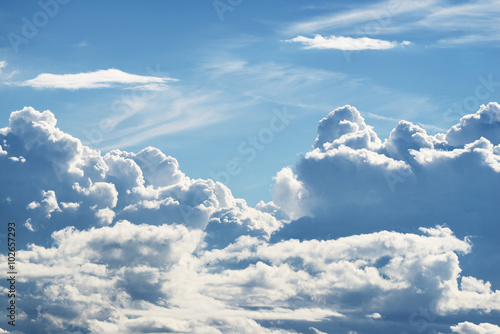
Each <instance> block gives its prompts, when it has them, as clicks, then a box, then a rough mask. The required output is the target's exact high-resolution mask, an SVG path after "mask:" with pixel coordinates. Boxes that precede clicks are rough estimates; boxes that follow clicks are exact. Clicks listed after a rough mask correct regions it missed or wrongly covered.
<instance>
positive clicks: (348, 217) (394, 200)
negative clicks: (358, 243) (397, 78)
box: [272, 103, 500, 241]
mask: <svg viewBox="0 0 500 334" xmlns="http://www.w3.org/2000/svg"><path fill="white" fill-rule="evenodd" d="M499 112H500V105H499V104H497V103H490V104H488V105H486V106H482V107H481V109H480V110H479V111H478V112H477V113H476V114H474V115H467V116H464V117H463V118H462V119H461V122H460V124H458V125H456V126H454V127H452V128H451V129H450V130H449V131H448V133H446V134H436V135H429V134H427V133H426V131H425V130H424V129H422V128H421V127H419V126H418V125H414V124H412V123H410V122H407V121H401V122H399V124H398V125H397V126H396V128H395V129H394V130H392V132H391V133H390V136H389V138H387V139H386V140H384V141H383V142H382V141H381V140H380V139H379V138H378V137H377V134H376V133H375V132H374V131H373V129H372V127H370V126H368V125H367V124H366V123H365V121H364V119H363V118H362V117H361V115H360V113H359V111H358V110H356V108H354V107H351V106H344V107H341V108H338V109H336V110H334V111H332V112H331V113H330V114H329V115H328V116H327V117H326V118H324V119H323V120H321V121H320V123H319V127H318V137H317V139H316V142H315V144H314V148H313V150H312V151H310V152H308V153H307V154H305V156H304V157H303V158H301V159H300V160H299V161H298V163H297V165H296V166H295V167H294V168H293V169H292V168H290V167H286V168H284V169H283V170H282V171H280V172H279V173H278V174H277V176H276V183H275V185H274V188H273V190H272V193H273V196H274V197H273V202H274V204H275V205H277V206H278V207H280V208H281V209H283V210H284V211H285V212H286V213H288V214H289V215H290V216H291V217H293V218H299V217H300V216H307V215H308V216H311V217H314V222H312V223H311V224H315V225H314V228H311V226H309V228H307V227H306V226H305V225H307V224H309V220H308V219H305V218H304V219H299V220H297V221H295V222H292V223H291V224H290V225H288V226H286V227H285V229H284V230H287V231H283V230H282V231H280V233H282V234H284V235H286V236H288V237H296V238H301V237H304V234H301V233H302V232H303V231H305V232H306V234H307V233H312V234H311V235H310V237H314V238H317V237H320V236H321V235H324V234H329V233H333V234H335V235H348V234H350V233H351V232H352V230H353V228H357V231H361V232H372V231H378V230H380V229H398V230H405V231H409V230H411V228H412V227H414V226H426V225H429V224H431V225H436V224H448V225H449V226H451V227H452V229H453V231H455V232H456V233H459V234H460V235H463V236H465V235H467V234H471V235H480V236H482V237H484V238H489V237H490V236H491V235H495V234H496V233H498V232H500V229H499V227H498V224H497V223H496V222H497V219H496V217H497V203H498V198H499V197H500V173H499V172H500V146H499V144H500V137H498V133H500V132H499V131H498V129H500V118H499V117H498V115H499ZM314 232H316V233H315V234H314ZM491 232H493V233H491ZM490 241H491V240H490Z"/></svg>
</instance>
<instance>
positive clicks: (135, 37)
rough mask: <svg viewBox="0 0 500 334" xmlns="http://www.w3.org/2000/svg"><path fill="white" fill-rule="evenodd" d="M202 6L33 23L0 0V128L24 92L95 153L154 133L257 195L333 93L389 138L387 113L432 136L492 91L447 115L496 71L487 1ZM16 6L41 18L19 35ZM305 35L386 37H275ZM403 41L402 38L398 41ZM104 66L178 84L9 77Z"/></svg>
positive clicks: (80, 14) (202, 171)
mask: <svg viewBox="0 0 500 334" xmlns="http://www.w3.org/2000/svg"><path fill="white" fill-rule="evenodd" d="M215 4H217V6H215V5H214V3H212V2H210V1H207V2H204V3H198V4H196V5H194V4H192V3H190V2H183V1H168V2H164V1H157V2H154V4H151V5H148V6H145V5H144V4H142V3H139V2H137V1H119V2H118V1H108V2H105V3H103V2H98V1H94V2H92V1H90V2H85V3H83V2H78V1H68V2H67V3H66V4H60V5H59V8H57V10H55V9H54V8H53V7H51V9H50V10H52V11H54V13H55V15H53V17H52V16H46V17H48V19H47V20H45V21H44V20H43V15H41V16H40V15H38V16H36V15H37V13H38V12H40V11H44V9H43V8H42V7H40V5H38V4H37V3H36V2H24V3H18V2H5V3H3V4H2V10H1V12H0V19H1V22H2V25H1V28H0V29H1V31H0V43H1V44H0V45H1V48H0V60H1V61H5V62H6V65H5V67H4V68H2V69H1V70H2V74H1V77H0V80H1V84H0V93H1V94H2V99H1V101H0V107H1V108H0V110H1V115H0V116H1V117H0V119H1V120H0V126H6V125H7V120H8V115H9V113H10V112H11V111H13V110H19V109H21V108H22V107H24V106H25V105H28V106H33V107H35V108H36V109H38V110H45V109H49V110H51V111H52V112H53V113H55V115H56V116H57V119H58V122H59V123H58V124H59V126H60V127H61V129H63V130H64V131H66V132H68V133H70V134H72V135H74V136H76V137H79V138H81V139H82V140H83V141H84V142H87V143H90V144H92V146H93V147H95V148H98V149H101V150H102V151H103V152H106V151H108V150H110V149H111V148H121V149H125V150H132V151H138V150H140V149H141V148H143V147H145V146H148V145H152V146H155V147H158V148H160V149H161V150H163V151H164V152H166V153H167V154H171V155H172V156H175V157H176V158H177V159H178V160H179V162H180V164H181V167H182V168H183V170H185V171H186V172H187V173H188V174H189V175H191V176H192V177H202V178H207V177H209V172H210V171H212V172H214V173H216V172H219V171H221V170H225V169H226V164H227V162H228V161H230V160H232V159H233V158H234V157H236V158H239V159H240V160H241V164H242V168H243V169H242V172H241V173H240V174H239V175H236V176H233V177H232V178H231V180H230V181H229V182H228V183H229V184H228V185H230V187H231V189H232V191H233V192H234V194H235V195H237V196H238V197H242V198H245V199H247V200H248V201H249V202H250V203H252V204H256V203H257V202H258V201H259V200H260V199H264V200H269V199H270V195H269V192H268V190H269V188H270V186H271V183H272V176H273V175H274V174H275V172H276V170H278V169H280V168H281V167H282V166H283V165H292V164H293V163H294V162H295V159H296V154H297V153H300V152H306V151H307V150H309V148H310V145H311V137H313V136H314V135H315V133H316V125H317V122H318V120H319V119H321V118H322V117H324V116H325V115H326V114H327V113H328V112H329V111H331V110H333V109H334V108H336V107H338V106H342V105H345V104H350V105H353V106H356V107H357V108H358V109H359V110H360V111H361V113H362V115H363V116H364V117H365V118H366V119H367V120H368V122H369V123H370V124H371V125H372V126H374V127H375V130H376V131H377V133H378V134H379V136H380V137H381V138H386V137H387V135H388V133H389V131H390V130H391V129H392V128H393V127H394V126H395V124H396V123H397V121H398V120H400V119H406V120H409V121H412V122H414V123H419V124H422V125H423V126H424V128H426V129H427V130H428V131H429V132H430V133H435V132H436V131H438V129H447V128H448V127H449V126H450V125H452V124H455V123H456V122H457V121H458V120H459V118H460V117H461V116H462V115H463V114H466V113H471V112H475V111H476V110H477V109H478V107H479V104H478V103H477V102H479V103H487V102H489V101H495V100H498V96H499V93H498V90H495V91H494V92H492V93H491V94H490V95H489V96H488V97H487V98H482V99H477V102H476V100H471V101H472V102H471V101H469V105H470V106H471V107H468V108H467V107H466V108H464V107H462V110H463V113H462V115H460V112H457V111H454V112H449V111H448V112H447V110H449V108H451V107H452V106H453V105H454V104H455V103H459V104H462V103H463V101H464V99H465V98H467V97H468V96H470V95H474V92H475V88H476V86H477V85H478V84H479V81H478V77H479V76H484V77H485V78H487V76H488V75H493V77H494V80H498V79H497V78H498V56H499V51H498V50H499V49H498V40H499V38H500V37H499V33H498V25H499V23H498V4H497V3H496V2H494V1H458V2H457V1H453V2H449V1H423V2H419V4H418V5H416V4H414V3H413V2H405V1H397V2H396V1H393V2H390V1H388V2H384V1H382V2H368V1H344V2H342V1H336V2H328V1H314V2H308V3H307V4H305V3H304V2H303V1H273V2H269V1H241V2H236V1H235V2H233V4H236V5H235V6H231V5H228V4H227V3H226V6H229V7H224V6H222V5H220V3H217V2H215ZM216 7H218V8H219V13H220V15H219V13H218V11H217V9H216ZM50 10H49V11H50ZM45 11H47V10H45ZM34 16H35V20H39V21H36V22H34ZM23 18H26V20H27V21H28V22H30V23H39V25H40V27H37V28H36V29H37V32H35V33H34V34H33V36H32V37H31V35H28V38H25V39H23V40H22V41H21V42H20V41H19V40H18V39H16V37H13V36H17V37H20V38H24V35H23V27H24V26H26V25H27V24H26V23H25V22H26V21H23ZM25 29H27V30H25V31H27V32H28V33H30V34H31V31H30V30H29V29H28V28H25ZM14 34H15V35H14ZM316 34H319V35H321V36H323V37H326V38H328V37H329V36H331V35H335V36H345V37H351V38H359V37H369V38H372V39H378V40H383V41H388V42H396V44H397V45H396V46H394V47H391V48H388V49H375V50H359V51H344V50H338V49H316V48H311V49H305V46H306V45H305V44H303V43H300V42H287V40H291V39H293V38H296V37H298V36H304V37H306V38H314V35H316ZM13 40H15V42H12V41H13ZM404 41H409V42H411V44H409V45H400V44H399V43H402V42H404ZM13 44H14V47H13ZM110 68H114V69H119V70H121V71H123V72H126V73H130V74H135V75H141V76H162V77H170V78H175V79H177V80H178V81H172V82H168V84H167V86H168V89H166V90H162V91H143V90H134V89H124V88H131V87H130V85H129V86H127V87H124V86H123V85H119V84H116V85H115V84H112V85H111V87H109V88H90V89H76V90H67V89H62V88H52V89H50V88H49V89H41V88H34V87H31V86H20V85H19V84H20V83H22V82H23V81H26V80H29V79H33V78H35V77H36V76H38V75H39V74H41V73H52V74H77V73H82V72H94V71H97V70H107V69H110ZM120 103H121V104H120ZM283 108H286V110H287V111H288V112H289V113H292V114H293V115H295V116H296V117H295V118H294V119H293V121H292V122H291V123H290V124H289V125H288V126H287V127H286V129H285V130H283V131H282V132H280V133H277V134H276V136H275V137H274V140H273V141H272V142H271V143H269V144H267V145H266V147H265V149H264V150H263V151H262V152H259V154H258V155H257V156H256V157H255V159H253V160H252V161H250V162H248V161H246V157H241V154H240V153H238V151H237V147H238V145H239V144H240V143H242V142H244V141H245V140H247V138H248V136H251V135H254V134H257V133H259V131H260V130H261V129H262V128H264V127H266V126H268V123H269V120H270V118H271V117H272V115H273V113H272V112H273V110H274V109H278V110H283ZM124 111H127V112H130V115H129V118H128V119H119V120H118V122H119V123H118V124H117V126H116V128H114V129H113V130H112V131H101V130H100V128H99V122H101V121H102V120H103V119H107V118H110V117H114V118H119V116H118V115H119V114H123V112H124ZM176 121H180V122H182V123H183V126H182V127H179V126H176V124H177V123H173V122H176ZM160 124H161V125H164V126H163V127H157V126H158V125H160ZM169 124H170V125H171V126H169ZM100 134H102V138H101V137H100ZM89 138H90V139H91V140H93V142H89Z"/></svg>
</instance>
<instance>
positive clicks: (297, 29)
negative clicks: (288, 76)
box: [285, 0, 500, 47]
mask: <svg viewBox="0 0 500 334" xmlns="http://www.w3.org/2000/svg"><path fill="white" fill-rule="evenodd" d="M499 4H500V2H499V1H498V0H472V1H465V2H461V3H451V2H446V1H442V0H426V1H422V2H414V1H391V0H387V1H381V2H379V3H376V4H373V5H370V6H364V7H363V8H356V9H346V10H343V11H335V12H332V13H329V14H326V15H322V16H317V17H313V18H310V19H307V20H303V21H298V22H293V23H291V24H289V25H288V26H287V27H286V28H285V32H286V33H287V34H292V35H298V34H305V33H318V32H331V31H333V30H334V31H336V32H337V33H340V34H344V35H347V34H349V35H353V34H357V35H367V36H370V35H372V36H373V35H380V34H384V35H387V34H391V35H400V34H402V33H410V32H411V33H423V32H426V31H427V32H428V31H434V32H436V33H437V34H436V36H438V37H437V39H436V40H435V41H431V44H432V45H433V46H440V47H454V46H461V45H464V44H472V43H476V44H477V43H491V42H492V41H498V40H499V39H500V35H499V34H497V33H496V31H495V30H494V29H493V28H492V27H495V26H498V24H499V22H500V21H499V20H500V19H499V17H500V16H499V14H500V6H499Z"/></svg>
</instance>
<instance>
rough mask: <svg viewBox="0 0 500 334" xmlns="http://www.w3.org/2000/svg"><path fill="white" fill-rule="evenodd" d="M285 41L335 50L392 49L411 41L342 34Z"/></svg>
mask: <svg viewBox="0 0 500 334" xmlns="http://www.w3.org/2000/svg"><path fill="white" fill-rule="evenodd" d="M286 42H297V43H302V44H303V45H304V49H336V50H385V49H392V48H395V47H397V46H398V45H410V44H411V42H408V41H403V42H401V43H399V44H398V43H397V42H390V41H385V40H381V39H374V38H369V37H361V38H352V37H344V36H334V35H332V36H330V37H323V36H321V35H315V36H314V38H308V37H304V36H297V37H295V38H292V39H289V40H287V41H286Z"/></svg>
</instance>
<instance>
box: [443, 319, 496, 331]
mask: <svg viewBox="0 0 500 334" xmlns="http://www.w3.org/2000/svg"><path fill="white" fill-rule="evenodd" d="M451 330H452V331H453V333H459V334H499V333H500V327H498V326H497V325H493V324H489V323H481V324H479V325H476V324H474V323H471V322H468V321H465V322H461V323H459V324H458V325H456V326H452V327H451Z"/></svg>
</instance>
